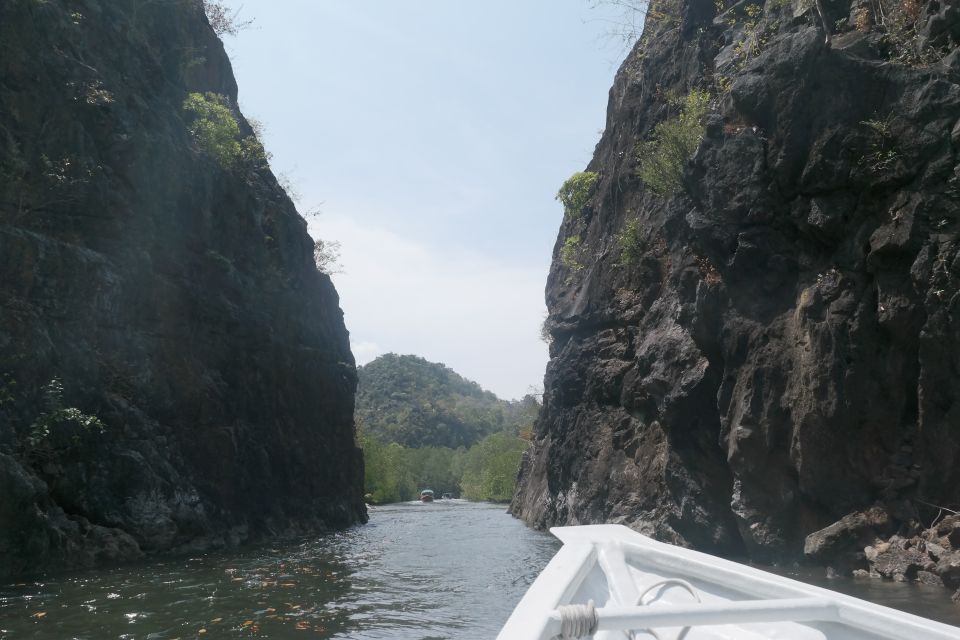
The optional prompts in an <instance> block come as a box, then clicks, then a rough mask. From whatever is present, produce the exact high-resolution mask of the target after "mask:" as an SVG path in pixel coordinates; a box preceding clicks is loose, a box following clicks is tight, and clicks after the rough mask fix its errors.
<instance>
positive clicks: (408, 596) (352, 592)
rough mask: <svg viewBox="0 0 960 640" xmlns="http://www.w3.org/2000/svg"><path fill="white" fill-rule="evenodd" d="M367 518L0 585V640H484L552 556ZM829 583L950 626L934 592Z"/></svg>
mask: <svg viewBox="0 0 960 640" xmlns="http://www.w3.org/2000/svg"><path fill="white" fill-rule="evenodd" d="M370 517H371V520H370V524H368V525H366V526H363V527H355V528H353V529H350V530H348V531H344V532H341V533H337V534H331V535H327V536H323V537H321V538H316V539H312V540H306V541H302V542H300V543H297V544H289V545H286V546H282V547H276V548H260V549H251V550H245V551H243V552H241V553H232V554H210V555H207V556H202V557H197V558H189V559H181V560H163V561H156V562H152V563H149V564H144V565H139V566H135V567H124V568H119V569H109V570H100V571H91V572H84V573H82V574H75V575H66V576H60V577H57V578H53V579H49V580H43V581H38V582H33V583H28V584H18V585H10V586H6V587H0V639H2V640H6V639H10V640H20V639H23V638H32V639H37V640H47V639H50V640H53V639H56V640H62V639H67V638H75V639H77V640H88V639H90V640H93V639H101V638H123V639H129V640H144V639H149V640H173V639H175V638H181V639H184V640H186V639H187V638H190V639H197V640H200V639H203V640H206V639H207V638H272V639H279V640H286V639H288V638H291V639H292V638H296V639H299V640H303V639H304V638H310V637H314V638H339V639H342V638H351V639H359V640H374V639H380V638H383V639H390V640H440V639H448V638H456V639H457V640H478V639H483V638H492V637H494V636H496V633H497V631H498V630H499V628H500V627H501V626H502V625H503V623H504V622H505V621H506V619H507V617H508V616H509V614H510V612H511V610H512V609H513V606H514V605H515V604H516V602H517V601H518V600H519V599H520V597H521V596H522V595H523V593H524V592H525V591H526V589H527V587H528V586H529V585H530V584H531V583H532V582H533V581H534V580H535V579H536V577H537V575H539V573H540V571H541V570H542V568H543V567H544V566H545V565H546V563H547V562H548V561H549V559H550V558H551V557H552V556H553V554H554V553H556V551H557V549H558V548H559V546H560V544H559V542H557V541H556V540H554V539H553V538H552V537H551V536H549V535H546V534H543V533H539V532H535V531H531V530H529V529H527V528H526V527H524V526H523V525H522V524H521V523H519V522H517V521H516V520H514V519H512V518H511V517H510V516H508V515H506V514H505V513H504V511H503V508H502V507H499V506H494V505H485V504H474V503H468V502H464V501H458V500H457V501H447V500H444V501H440V502H435V503H433V504H430V505H423V504H421V503H419V502H415V503H412V504H403V505H393V506H387V507H380V508H377V509H374V510H372V511H371V513H370ZM790 573H792V574H793V575H791V577H796V578H799V579H802V580H805V581H813V582H815V581H816V578H817V575H818V573H816V572H814V573H810V572H802V571H801V572H798V571H791V572H790ZM819 574H820V575H822V571H821V572H819ZM826 586H828V587H831V588H834V589H838V590H842V591H847V592H852V593H853V595H857V596H859V597H866V598H868V599H871V600H875V601H878V602H881V603H884V604H888V605H891V606H898V607H901V608H907V609H912V610H913V611H914V612H918V613H921V614H922V615H928V616H931V617H936V618H939V619H941V620H944V621H945V622H950V623H952V624H958V623H960V608H956V607H953V605H951V604H950V600H949V597H948V595H947V594H946V592H945V591H944V590H942V589H938V590H932V589H922V588H918V587H916V586H915V585H900V584H896V585H895V584H893V583H884V582H881V581H867V582H854V581H849V580H847V581H842V580H841V581H831V582H830V583H829V584H827V585H826Z"/></svg>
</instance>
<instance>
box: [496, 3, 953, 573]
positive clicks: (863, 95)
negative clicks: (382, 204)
mask: <svg viewBox="0 0 960 640" xmlns="http://www.w3.org/2000/svg"><path fill="white" fill-rule="evenodd" d="M824 7H825V13H826V15H825V16H824V17H825V21H824V20H821V19H820V17H819V16H818V14H817V11H816V9H815V6H814V3H812V2H809V3H803V2H799V1H795V2H793V3H791V2H789V1H782V0H766V2H764V1H763V0H743V1H742V2H739V3H737V4H734V5H732V6H731V3H729V2H727V3H724V2H718V3H714V2H712V0H682V2H678V3H673V2H669V1H665V2H659V3H655V4H654V6H653V7H652V8H651V10H650V13H649V14H648V16H647V24H646V27H645V31H644V34H643V37H642V38H641V40H640V42H639V43H638V44H637V46H636V48H635V49H634V50H633V52H632V53H631V54H630V55H629V57H628V58H627V60H626V61H625V62H624V64H623V65H622V67H621V68H620V70H619V72H618V74H617V77H616V80H615V82H614V85H613V88H612V89H611V91H610V101H609V107H608V115H607V126H606V130H605V132H604V134H603V136H602V139H601V141H600V142H599V144H598V146H597V148H596V153H595V155H594V158H593V160H592V162H591V163H590V165H589V167H588V170H589V171H592V172H596V173H597V174H598V179H597V183H596V186H595V187H594V188H593V190H592V191H591V192H590V198H589V201H588V202H587V203H586V206H584V207H583V208H582V210H579V211H574V212H571V214H570V215H568V216H567V217H566V219H565V220H564V222H563V224H562V227H561V229H560V236H559V238H558V241H557V246H556V249H555V254H554V262H553V265H552V268H551V271H550V275H549V280H548V283H547V290H546V295H547V304H548V308H549V318H548V321H547V329H548V330H549V332H550V335H551V337H552V344H551V349H550V355H551V359H550V363H549V366H548V368H547V373H546V379H545V393H544V406H543V410H542V412H541V414H540V416H539V419H538V422H537V427H536V431H535V438H534V444H533V446H532V448H531V450H530V451H529V452H528V454H527V456H526V457H525V459H524V462H523V465H522V468H521V473H520V481H519V485H518V489H517V493H516V496H515V498H514V500H513V504H512V507H511V508H512V512H513V513H514V514H516V515H517V516H519V517H522V518H523V519H524V520H526V521H527V522H528V523H530V524H532V525H534V526H538V527H546V526H550V525H562V524H573V523H590V522H623V523H626V524H629V525H630V526H632V527H634V528H636V529H638V530H640V531H643V532H646V533H650V534H653V535H655V536H657V537H659V538H661V539H666V540H669V541H672V542H676V543H679V544H685V545H691V546H696V547H699V548H702V549H706V550H711V551H717V552H724V553H733V554H740V553H747V554H749V555H751V556H753V557H756V558H770V557H779V558H783V557H791V556H799V555H800V554H801V553H802V552H803V541H804V538H805V536H807V535H808V534H810V533H811V532H814V531H817V530H819V529H822V528H823V527H826V526H827V525H830V524H831V523H833V522H835V521H837V520H839V519H840V518H842V517H843V516H845V515H847V514H849V513H852V512H857V511H859V510H862V509H866V508H868V507H871V506H873V505H875V504H876V505H878V506H879V508H882V509H883V510H884V513H885V514H887V515H889V517H890V522H891V526H892V527H893V529H894V530H895V529H896V528H897V527H898V526H900V527H907V528H911V527H912V528H914V529H916V528H917V527H918V526H919V524H920V523H925V524H929V522H930V520H932V519H933V518H934V517H935V515H936V513H937V510H936V509H935V508H933V509H931V508H930V507H928V506H926V505H928V504H937V505H948V506H949V505H953V506H954V507H955V506H956V505H957V504H958V503H960V465H958V460H960V458H958V452H960V290H958V285H960V242H958V231H960V220H958V213H960V190H958V189H960V173H958V170H960V167H958V160H960V157H958V151H960V84H958V83H960V52H958V51H957V49H956V46H955V43H956V42H960V10H958V7H957V6H956V4H955V3H954V2H944V1H942V0H932V1H930V2H912V1H910V0H905V1H903V2H882V3H868V2H860V1H859V0H854V1H853V2H850V1H849V0H834V1H826V2H825V3H824ZM824 22H826V24H827V25H828V27H829V29H830V31H831V32H832V33H831V36H832V42H830V43H828V42H826V38H825V33H824V26H823V25H824ZM695 90H699V91H704V92H707V93H709V95H710V102H709V106H708V109H707V114H706V115H705V117H704V118H703V120H702V121H701V123H702V125H703V130H702V135H703V138H702V140H700V142H699V144H697V145H696V148H695V151H693V153H691V155H690V157H689V160H688V161H686V162H685V163H684V165H683V167H682V172H681V175H680V181H681V185H680V188H679V189H677V190H676V192H675V193H673V194H668V195H658V194H657V193H654V192H653V190H652V189H651V188H649V187H648V186H647V184H646V183H645V182H644V181H642V180H641V179H640V178H639V176H638V169H639V166H640V164H639V163H640V162H641V159H640V158H639V156H642V150H643V149H645V148H647V147H645V146H643V143H644V142H645V141H648V140H650V139H651V138H652V137H654V135H655V127H656V125H657V124H658V123H660V122H664V121H666V120H668V119H669V118H673V117H676V114H677V109H678V107H677V106H676V105H677V104H678V100H676V99H671V98H682V97H683V96H687V95H690V93H691V92H692V91H695ZM571 238H576V239H577V240H570V239H571ZM628 254H629V255H628ZM631 256H632V259H631ZM885 517H887V516H886V515H885ZM889 533H890V532H889V531H888V532H887V534H888V535H889Z"/></svg>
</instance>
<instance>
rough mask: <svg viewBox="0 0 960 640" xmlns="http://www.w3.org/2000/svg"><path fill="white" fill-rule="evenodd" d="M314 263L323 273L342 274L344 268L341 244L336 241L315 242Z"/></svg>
mask: <svg viewBox="0 0 960 640" xmlns="http://www.w3.org/2000/svg"><path fill="white" fill-rule="evenodd" d="M313 261H314V263H315V264H316V265H317V269H318V270H319V271H320V272H321V273H325V274H327V275H332V274H334V273H341V272H342V271H343V267H342V266H341V264H340V243H339V242H337V241H336V240H319V239H318V240H314V241H313Z"/></svg>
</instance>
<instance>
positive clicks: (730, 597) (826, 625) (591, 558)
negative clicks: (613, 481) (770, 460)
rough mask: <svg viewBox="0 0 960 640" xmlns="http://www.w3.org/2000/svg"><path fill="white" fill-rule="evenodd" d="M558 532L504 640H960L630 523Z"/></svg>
mask: <svg viewBox="0 0 960 640" xmlns="http://www.w3.org/2000/svg"><path fill="white" fill-rule="evenodd" d="M550 531H551V533H553V534H554V535H555V536H556V537H557V538H559V539H560V540H561V541H562V542H563V547H562V548H561V549H560V551H559V552H557V555H556V556H554V558H553V559H552V560H551V561H550V563H549V564H548V565H547V567H546V568H545V569H544V570H543V572H542V573H541V574H540V576H539V577H538V578H537V580H536V581H535V582H534V583H533V584H532V585H531V586H530V589H529V590H528V591H527V593H526V595H524V597H523V599H522V600H521V601H520V603H519V604H518V605H517V607H516V609H514V611H513V614H512V615H511V616H510V619H509V620H507V623H506V625H504V627H503V629H502V630H501V632H500V635H499V636H497V638H498V640H552V639H554V638H564V639H565V640H566V639H567V638H594V639H595V640H612V639H616V640H623V639H624V638H628V639H632V638H636V639H637V640H641V639H643V638H652V639H654V640H768V639H776V640H960V628H957V627H952V626H949V625H945V624H942V623H939V622H934V621H932V620H927V619H926V618H921V617H918V616H914V615H911V614H908V613H903V612H901V611H897V610H894V609H890V608H888V607H883V606H880V605H877V604H873V603H870V602H866V601H864V600H859V599H857V598H853V597H851V596H846V595H843V594H839V593H835V592H833V591H829V590H827V589H821V588H819V587H814V586H811V585H807V584H803V583H802V582H797V581H796V580H791V579H789V578H784V577H781V576H777V575H774V574H772V573H768V572H766V571H761V570H759V569H755V568H753V567H748V566H745V565H742V564H738V563H736V562H731V561H729V560H724V559H722V558H717V557H714V556H710V555H707V554H705V553H700V552H697V551H691V550H690V549H684V548H681V547H676V546H673V545H669V544H664V543H662V542H657V541H655V540H652V539H650V538H648V537H646V536H644V535H642V534H639V533H637V532H635V531H633V530H631V529H628V528H627V527H624V526H622V525H610V524H608V525H588V526H579V527H556V528H553V529H551V530H550Z"/></svg>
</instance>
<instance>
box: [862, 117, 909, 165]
mask: <svg viewBox="0 0 960 640" xmlns="http://www.w3.org/2000/svg"><path fill="white" fill-rule="evenodd" d="M860 124H861V125H862V126H863V127H864V128H865V129H866V130H867V146H868V148H867V151H866V153H865V154H864V155H863V157H862V158H860V165H861V166H864V167H867V168H868V169H870V171H871V172H872V173H881V172H884V171H888V170H890V169H892V168H893V167H895V166H896V164H897V162H898V161H899V159H900V152H899V150H898V149H897V144H896V139H895V138H894V136H893V134H892V132H891V125H892V119H891V117H890V116H888V117H887V118H885V119H883V120H880V119H872V120H863V121H862V122H861V123H860Z"/></svg>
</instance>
